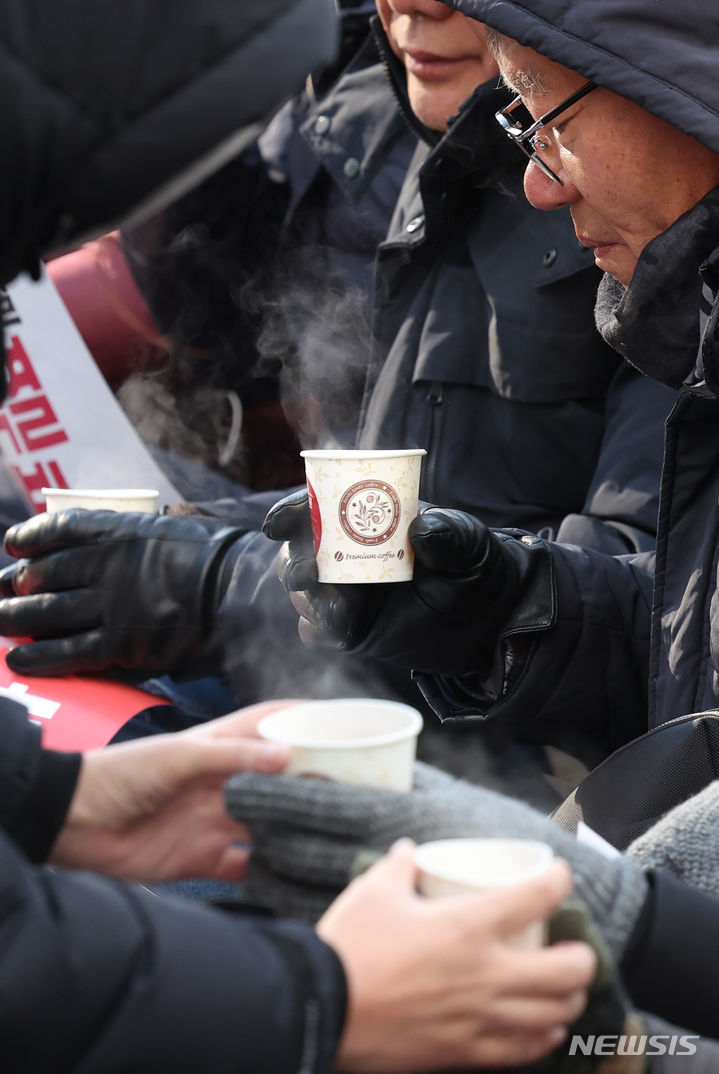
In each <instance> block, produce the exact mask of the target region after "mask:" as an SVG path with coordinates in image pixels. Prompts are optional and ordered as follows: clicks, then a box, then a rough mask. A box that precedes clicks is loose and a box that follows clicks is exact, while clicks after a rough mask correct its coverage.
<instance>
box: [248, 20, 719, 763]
mask: <svg viewBox="0 0 719 1074" xmlns="http://www.w3.org/2000/svg"><path fill="white" fill-rule="evenodd" d="M451 6H454V7H456V8H457V9H459V10H460V11H462V12H463V13H464V14H467V15H470V16H474V17H476V18H478V19H480V20H484V19H485V17H486V18H487V19H489V18H490V14H491V16H492V19H493V20H494V21H495V23H497V24H500V25H499V29H500V30H501V31H504V32H506V33H507V34H513V35H515V37H517V38H522V39H524V40H525V41H530V42H532V43H537V44H538V45H539V46H540V47H542V48H543V49H544V50H546V52H547V54H548V55H549V53H550V52H551V53H552V54H553V56H555V57H557V58H560V57H561V58H562V59H563V60H565V61H567V62H569V63H570V64H573V65H574V67H575V68H576V69H574V68H573V67H570V66H562V65H560V64H559V63H557V62H554V61H553V60H552V59H550V58H548V55H547V56H544V55H540V53H539V52H538V51H534V50H533V49H531V48H529V47H527V46H525V45H521V44H518V43H517V41H516V40H511V39H507V38H503V37H499V36H498V35H497V34H493V42H494V46H495V49H496V51H497V53H498V56H499V60H500V65H501V69H502V73H503V75H504V77H505V79H506V80H507V81H508V82H509V84H510V85H511V86H512V87H514V89H515V91H516V93H517V100H516V101H514V102H513V103H512V104H511V105H510V106H509V107H508V108H507V109H505V110H504V111H503V112H502V113H501V114H500V115H499V116H498V119H499V122H500V123H501V125H502V126H503V127H504V128H505V130H506V131H507V133H508V134H509V135H510V137H512V138H513V139H514V140H515V141H516V142H517V144H518V146H519V147H520V148H521V149H522V150H523V151H524V152H525V153H526V154H527V155H528V156H529V158H530V163H529V165H528V167H527V171H526V175H525V191H526V193H527V196H528V197H529V199H530V201H531V202H532V203H533V204H534V205H535V206H538V207H540V208H542V209H555V208H558V207H560V206H569V208H570V211H571V215H572V219H573V222H574V226H575V230H576V233H577V236H578V238H579V240H580V242H582V243H583V244H584V245H585V246H587V247H589V248H591V249H592V250H593V251H594V256H595V261H596V263H597V265H598V266H599V267H600V268H601V269H603V270H605V276H604V277H603V280H602V283H601V284H600V290H599V295H598V302H597V310H596V317H597V321H598V324H599V327H600V329H601V331H602V333H603V335H604V337H605V339H607V340H608V341H609V342H610V343H611V344H612V345H613V346H614V347H615V349H616V350H618V351H619V353H620V354H622V355H624V356H625V357H627V358H628V359H629V360H630V361H631V362H632V364H633V365H635V366H637V367H638V368H639V369H640V370H642V371H643V372H646V373H648V374H649V375H651V376H652V377H654V378H655V379H656V380H659V381H662V382H663V383H665V384H667V385H669V386H670V387H672V388H674V389H678V390H679V395H678V398H677V403H676V406H675V408H674V410H673V413H672V415H671V417H670V419H669V422H668V426H667V429H668V434H667V449H666V458H665V464H664V479H663V504H662V507H661V509H660V521H659V527H660V537H659V542H658V552H657V565H656V578H657V585H656V589H655V590H654V578H655V560H654V556H653V555H648V554H647V555H639V556H633V557H618V558H613V557H608V556H603V555H601V554H596V553H593V552H591V551H587V550H584V551H583V552H579V551H578V550H577V549H574V548H571V547H569V546H562V545H557V544H551V543H544V542H541V541H538V540H535V539H532V538H528V537H526V536H524V537H522V536H520V535H518V534H516V533H514V534H512V533H507V532H506V531H505V532H499V531H492V530H490V529H488V528H486V527H484V526H482V524H481V522H477V521H476V520H473V519H470V518H468V516H466V515H463V514H461V513H459V512H455V511H448V510H441V509H430V510H428V511H425V512H424V513H423V514H421V515H420V516H419V518H418V519H416V520H415V521H414V523H413V526H412V535H413V543H414V549H415V553H416V567H415V578H414V581H413V582H412V584H411V585H409V586H407V587H403V586H394V587H386V588H384V589H375V587H354V588H353V587H345V588H344V589H332V590H331V591H330V587H323V586H320V585H318V583H317V582H316V581H315V575H314V565H313V561H312V551H311V545H310V544H309V542H308V541H307V539H306V538H305V536H304V535H305V534H306V532H307V531H306V524H305V522H304V512H303V510H302V507H301V506H300V505H299V504H297V503H291V502H289V503H286V504H285V505H279V506H278V508H277V509H276V510H275V511H274V512H272V513H271V515H270V517H269V519H268V522H267V524H266V525H267V531H268V532H269V533H270V534H271V535H272V536H274V537H276V538H277V539H280V540H289V542H290V543H289V545H288V546H287V547H286V548H285V550H284V553H283V557H284V580H285V584H286V587H287V588H288V590H289V591H290V593H291V596H292V599H293V603H294V604H295V607H296V608H297V610H298V611H299V613H300V632H301V634H302V636H303V637H304V638H305V640H306V641H308V642H309V643H315V644H317V643H319V644H323V645H334V646H336V647H338V648H345V649H350V650H352V651H354V652H357V653H362V654H364V655H369V654H373V655H375V656H379V657H384V658H390V659H395V660H397V661H404V662H405V663H406V664H407V665H409V666H411V667H413V668H414V669H416V671H418V672H420V674H419V676H418V677H419V679H420V682H421V683H422V684H423V688H424V689H425V691H426V693H427V696H428V697H429V698H430V699H431V702H432V704H433V705H434V707H435V708H436V709H437V711H438V712H439V714H440V715H441V716H442V717H443V718H447V717H450V718H455V719H457V718H465V717H469V718H474V719H492V720H497V721H502V725H503V726H504V727H505V728H506V729H507V730H508V731H509V732H513V731H514V730H515V729H521V732H522V734H523V735H525V736H527V735H530V736H531V735H532V734H537V735H541V733H542V728H544V729H545V730H546V729H547V727H552V728H553V729H554V730H555V731H556V730H557V729H558V728H562V729H563V733H564V734H565V735H566V737H567V740H568V741H570V742H571V741H574V742H575V743H576V741H578V740H581V738H582V735H583V734H585V733H588V732H589V731H590V730H594V731H595V732H598V733H600V734H603V736H604V741H605V743H606V748H607V752H610V751H611V750H612V749H615V748H617V747H618V746H620V745H622V744H624V743H626V742H628V741H629V740H631V739H633V738H636V737H637V736H639V735H641V734H643V733H644V732H645V731H646V730H647V727H649V728H654V727H656V726H658V725H661V724H663V723H665V722H666V721H669V720H672V719H674V718H675V717H677V716H681V715H683V714H687V713H691V712H697V711H702V710H705V709H711V708H715V707H717V705H719V671H718V670H717V669H718V668H719V617H718V614H717V605H718V601H719V597H718V596H717V593H716V578H717V560H716V556H717V553H716V548H717V547H718V546H719V540H718V537H719V535H718V534H717V532H716V530H717V503H718V502H719V440H717V436H716V427H717V419H718V418H719V400H718V399H717V393H719V371H718V369H717V362H718V360H719V351H717V342H719V330H718V329H717V322H718V321H719V306H717V304H715V301H714V298H715V288H716V286H717V285H718V284H719V277H718V276H717V275H716V273H717V269H716V266H717V265H719V249H718V247H719V243H718V242H717V238H716V236H717V234H719V192H717V190H716V185H717V183H719V118H717V109H718V108H719V90H717V87H716V78H715V72H714V67H715V56H716V46H717V43H719V8H716V7H715V6H714V5H713V4H712V3H710V2H709V0H696V2H695V3H694V4H693V6H692V10H693V11H694V10H696V14H697V17H696V18H695V19H694V20H692V19H691V18H690V17H689V15H688V14H687V13H686V12H685V10H684V8H682V9H681V10H680V9H679V8H677V6H676V4H674V3H673V2H672V0H643V2H637V0H635V2H633V3H630V2H629V0H617V2H616V3H613V4H612V5H607V4H603V3H598V2H597V0H573V2H571V3H570V4H569V5H565V8H567V14H566V17H565V18H564V19H563V20H559V21H560V22H561V25H560V26H554V25H553V23H554V22H555V21H557V20H555V19H554V18H553V15H552V12H553V4H552V2H551V0H532V3H531V5H530V7H531V10H529V9H528V8H527V5H526V4H520V3H514V2H508V3H502V4H499V5H497V4H493V5H492V4H485V3H483V2H481V0H454V2H453V4H452V5H451ZM495 9H496V10H495ZM609 12H611V14H609ZM628 31H631V32H628ZM597 42H601V44H597ZM638 56H641V57H642V61H641V62H642V69H641V70H640V69H639V68H638V67H637V66H636V63H637V60H636V58H637V57H638ZM644 105H646V106H647V107H646V108H645V107H644ZM697 355H699V361H698V362H697ZM578 360H580V359H578ZM636 420H637V422H638V423H641V421H642V415H641V413H638V414H637V419H636ZM360 589H362V590H363V591H362V592H360ZM652 603H654V614H653V619H652V614H651V608H652ZM427 672H430V673H431V674H429V675H427V674H426V673H427ZM422 673H425V674H422Z"/></svg>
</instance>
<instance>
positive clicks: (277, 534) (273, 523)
mask: <svg viewBox="0 0 719 1074" xmlns="http://www.w3.org/2000/svg"><path fill="white" fill-rule="evenodd" d="M262 532H263V533H264V535H265V537H269V538H270V540H272V541H290V540H297V539H298V538H301V537H311V535H312V526H311V522H310V509H309V497H308V494H307V490H306V489H301V490H299V491H298V492H293V493H292V494H291V495H290V496H285V497H284V499H282V500H279V501H278V502H277V503H276V504H275V505H274V506H273V507H271V508H270V510H269V511H268V512H267V515H266V517H265V520H264V522H263V523H262Z"/></svg>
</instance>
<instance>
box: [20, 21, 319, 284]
mask: <svg viewBox="0 0 719 1074" xmlns="http://www.w3.org/2000/svg"><path fill="white" fill-rule="evenodd" d="M0 21H1V23H2V27H3V34H2V45H1V46H0V92H1V93H2V99H3V101H4V105H3V108H2V114H1V116H0V139H1V144H2V147H3V169H2V178H1V179H0V183H1V184H2V198H1V199H0V251H2V252H1V254H0V283H5V282H8V281H9V280H10V279H12V278H13V277H14V276H15V275H17V273H18V272H19V271H21V270H22V269H24V268H28V267H32V266H33V265H34V264H36V263H37V259H38V257H39V256H40V255H41V254H43V253H48V252H51V251H58V250H60V249H62V248H65V247H67V246H68V245H70V244H72V243H74V242H77V241H78V240H80V239H82V238H85V237H87V236H89V235H91V234H93V233H94V234H97V233H99V232H101V231H106V230H110V229H111V228H112V227H114V226H116V225H117V224H118V223H119V222H121V221H122V220H126V219H127V218H128V217H129V216H137V215H139V214H140V213H141V212H144V213H146V214H148V213H150V212H153V211H156V210H157V209H158V208H160V207H161V205H162V204H164V203H166V202H167V201H169V200H171V199H173V198H175V197H177V196H179V194H181V193H183V192H184V191H185V190H186V189H188V188H189V187H190V186H192V185H194V184H195V183H197V182H199V180H200V179H202V178H204V177H205V176H206V175H207V174H209V173H210V172H211V171H214V170H215V169H216V168H218V167H219V166H220V165H221V164H222V163H224V162H225V161H226V160H227V159H229V158H230V157H231V156H233V155H235V154H236V153H237V152H239V151H240V149H241V148H243V146H244V145H245V144H247V142H248V141H249V140H250V139H251V138H253V137H254V136H255V135H256V133H257V131H258V129H259V125H261V124H262V122H263V121H264V120H266V119H267V117H268V116H269V115H270V114H271V113H272V111H273V110H274V109H275V108H276V107H277V106H278V105H279V104H280V103H281V102H282V100H283V99H284V98H286V97H287V96H288V95H289V94H290V93H292V92H294V91H296V90H297V89H299V88H300V86H301V85H302V83H303V82H304V80H305V77H306V75H307V74H308V72H310V71H311V70H313V69H315V68H317V67H321V66H324V65H325V64H327V63H329V62H331V60H332V59H333V58H334V54H335V50H336V45H337V15H336V8H335V5H334V3H333V0H262V3H258V4H247V3H242V2H241V0H238V2H235V3H228V2H227V0H122V2H118V0H103V2H101V3H98V0H53V2H52V3H48V2H47V0H0Z"/></svg>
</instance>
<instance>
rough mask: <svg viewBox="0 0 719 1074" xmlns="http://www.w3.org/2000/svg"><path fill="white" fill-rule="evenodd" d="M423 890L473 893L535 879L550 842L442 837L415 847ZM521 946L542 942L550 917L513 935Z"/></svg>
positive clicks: (433, 893) (550, 852) (546, 860)
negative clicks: (547, 920) (546, 920)
mask: <svg viewBox="0 0 719 1074" xmlns="http://www.w3.org/2000/svg"><path fill="white" fill-rule="evenodd" d="M414 857H415V862H416V863H417V866H418V868H419V871H420V876H419V883H418V888H419V891H420V892H421V893H422V894H423V895H426V896H427V897H428V898H430V899H435V898H439V897H441V896H443V895H469V894H476V893H477V892H480V891H484V892H487V893H489V892H492V891H496V890H497V889H498V888H504V887H509V886H511V885H513V884H519V883H521V882H522V881H524V880H531V879H532V878H533V877H535V876H539V875H540V873H543V872H544V871H545V869H547V868H548V867H549V865H550V863H551V861H552V859H553V857H554V851H553V850H552V848H551V846H549V844H548V843H542V842H541V841H539V840H535V839H439V840H437V841H435V842H432V843H422V844H421V845H420V846H418V847H417V849H416V851H415V855H414ZM513 939H514V942H515V943H516V945H517V946H518V947H542V946H543V945H544V944H545V943H546V923H545V922H544V921H535V922H532V924H531V925H528V926H527V928H526V929H523V930H522V932H521V933H518V934H517V935H516V937H514V938H513Z"/></svg>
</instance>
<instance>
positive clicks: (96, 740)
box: [0, 637, 167, 751]
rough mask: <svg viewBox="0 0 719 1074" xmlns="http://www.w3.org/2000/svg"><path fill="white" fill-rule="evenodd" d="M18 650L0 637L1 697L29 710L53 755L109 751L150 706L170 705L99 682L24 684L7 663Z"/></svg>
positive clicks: (32, 680)
mask: <svg viewBox="0 0 719 1074" xmlns="http://www.w3.org/2000/svg"><path fill="white" fill-rule="evenodd" d="M15 644H17V642H16V641H10V640H9V639H8V638H2V637H0V697H10V698H13V699H14V700H15V701H19V702H21V704H23V705H25V706H26V708H27V709H28V714H29V717H30V719H31V720H33V721H34V722H35V723H38V724H40V726H41V727H42V741H43V745H44V746H48V747H49V748H50V749H54V750H71V751H75V750H81V751H84V750H91V749H95V748H96V747H99V746H105V745H107V743H108V742H109V741H110V739H111V738H112V737H113V735H115V733H116V732H117V731H119V730H120V728H121V727H122V726H123V724H125V723H127V721H128V720H129V719H130V718H131V717H132V716H135V715H136V714H137V713H138V712H141V711H142V710H143V709H146V708H148V707H149V706H150V705H163V704H167V702H165V701H164V700H163V699H162V698H160V697H155V695H154V694H149V693H147V692H146V691H145V690H138V689H137V687H135V686H126V685H125V684H124V683H118V682H113V681H112V680H111V679H107V678H100V677H99V676H91V675H87V676H84V675H83V676H80V675H64V676H59V677H54V678H44V677H41V676H35V675H33V676H32V677H30V676H28V677H27V678H24V677H23V676H22V675H16V674H15V672H14V671H11V670H10V668H9V667H8V666H7V663H6V662H5V654H6V653H7V651H8V649H11V648H12V647H13V645H15Z"/></svg>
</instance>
